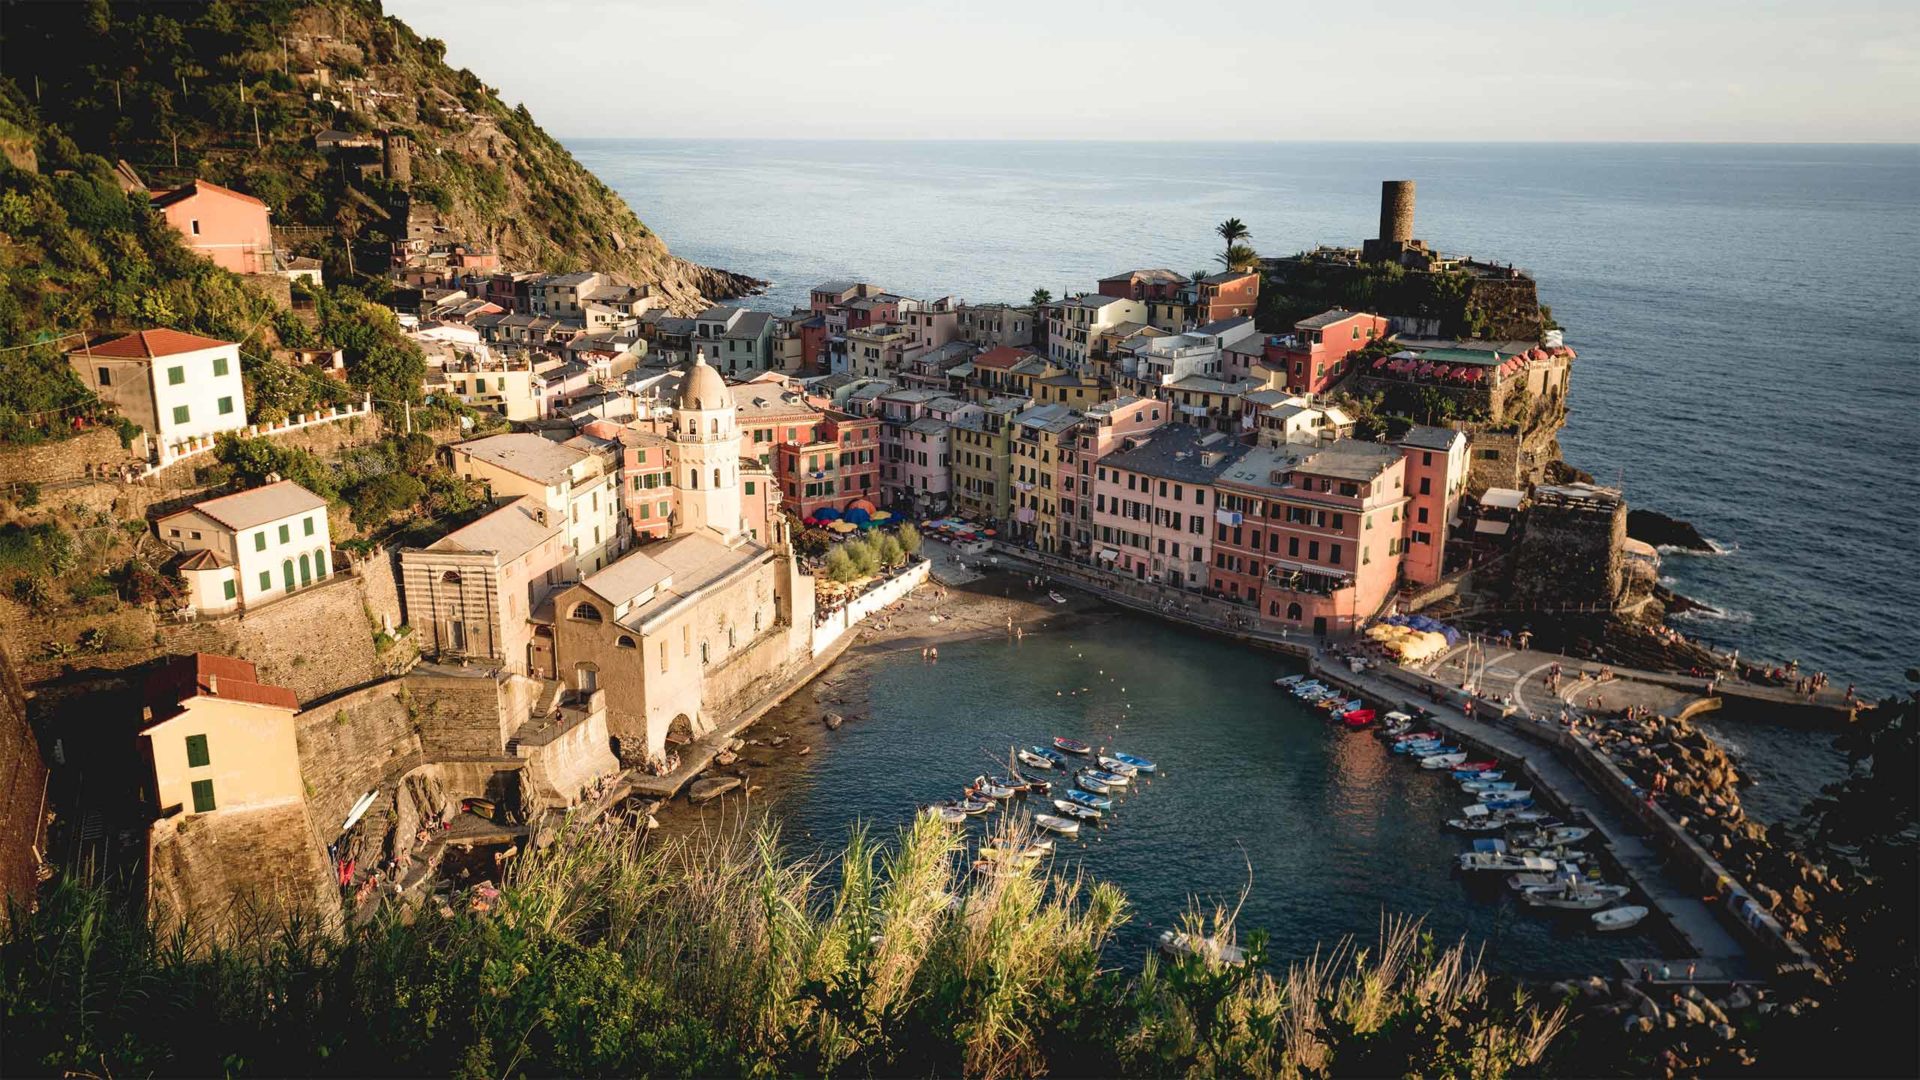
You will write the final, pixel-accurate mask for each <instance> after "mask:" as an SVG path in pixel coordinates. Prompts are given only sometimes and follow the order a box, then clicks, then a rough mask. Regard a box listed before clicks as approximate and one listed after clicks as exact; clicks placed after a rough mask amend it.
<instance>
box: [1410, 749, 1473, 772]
mask: <svg viewBox="0 0 1920 1080" xmlns="http://www.w3.org/2000/svg"><path fill="white" fill-rule="evenodd" d="M1465 760H1467V755H1466V754H1465V753H1463V752H1460V751H1455V752H1454V753H1451V754H1435V755H1433V756H1432V757H1424V758H1421V759H1420V767H1421V768H1423V769H1451V768H1453V767H1454V766H1455V765H1458V764H1460V763H1461V762H1463V761H1465Z"/></svg>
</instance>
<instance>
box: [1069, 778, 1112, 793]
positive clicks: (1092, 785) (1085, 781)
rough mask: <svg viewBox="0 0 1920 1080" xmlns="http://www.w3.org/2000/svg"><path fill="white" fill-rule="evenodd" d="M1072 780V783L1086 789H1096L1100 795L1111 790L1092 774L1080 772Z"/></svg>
mask: <svg viewBox="0 0 1920 1080" xmlns="http://www.w3.org/2000/svg"><path fill="white" fill-rule="evenodd" d="M1073 781H1074V783H1076V784H1079V785H1080V786H1081V787H1083V788H1086V789H1087V790H1088V791H1097V792H1099V793H1100V794H1102V795H1105V794H1107V793H1108V792H1111V791H1112V790H1113V789H1112V788H1110V787H1108V786H1107V785H1106V784H1105V783H1104V782H1102V781H1101V780H1099V779H1097V778H1095V777H1092V776H1088V775H1087V774H1086V773H1081V774H1080V775H1078V776H1076V777H1074V778H1073Z"/></svg>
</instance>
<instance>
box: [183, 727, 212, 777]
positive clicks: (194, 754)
mask: <svg viewBox="0 0 1920 1080" xmlns="http://www.w3.org/2000/svg"><path fill="white" fill-rule="evenodd" d="M212 760H213V758H212V757H210V756H209V755H208V754H207V737H206V736H205V735H189V736H187V765H188V767H190V768H195V769H198V768H200V767H201V766H202V765H206V764H208V763H209V762H211V761H212Z"/></svg>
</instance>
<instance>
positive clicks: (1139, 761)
mask: <svg viewBox="0 0 1920 1080" xmlns="http://www.w3.org/2000/svg"><path fill="white" fill-rule="evenodd" d="M1113 759H1114V760H1115V761H1118V762H1119V763H1120V764H1122V765H1131V766H1133V767H1134V768H1135V769H1137V770H1139V771H1140V772H1143V773H1153V772H1159V771H1160V766H1158V765H1155V764H1154V763H1153V762H1151V761H1149V760H1147V759H1146V758H1143V757H1137V756H1135V755H1133V754H1122V753H1119V752H1118V751H1116V752H1115V753H1114V755H1113Z"/></svg>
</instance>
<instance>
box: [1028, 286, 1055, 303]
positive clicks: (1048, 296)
mask: <svg viewBox="0 0 1920 1080" xmlns="http://www.w3.org/2000/svg"><path fill="white" fill-rule="evenodd" d="M1027 303H1029V304H1032V305H1033V306H1034V307H1046V306H1047V305H1048V304H1051V303H1053V294H1052V293H1050V292H1048V291H1047V290H1045V289H1035V290H1033V295H1032V296H1031V297H1029V298H1028V299H1027Z"/></svg>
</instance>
